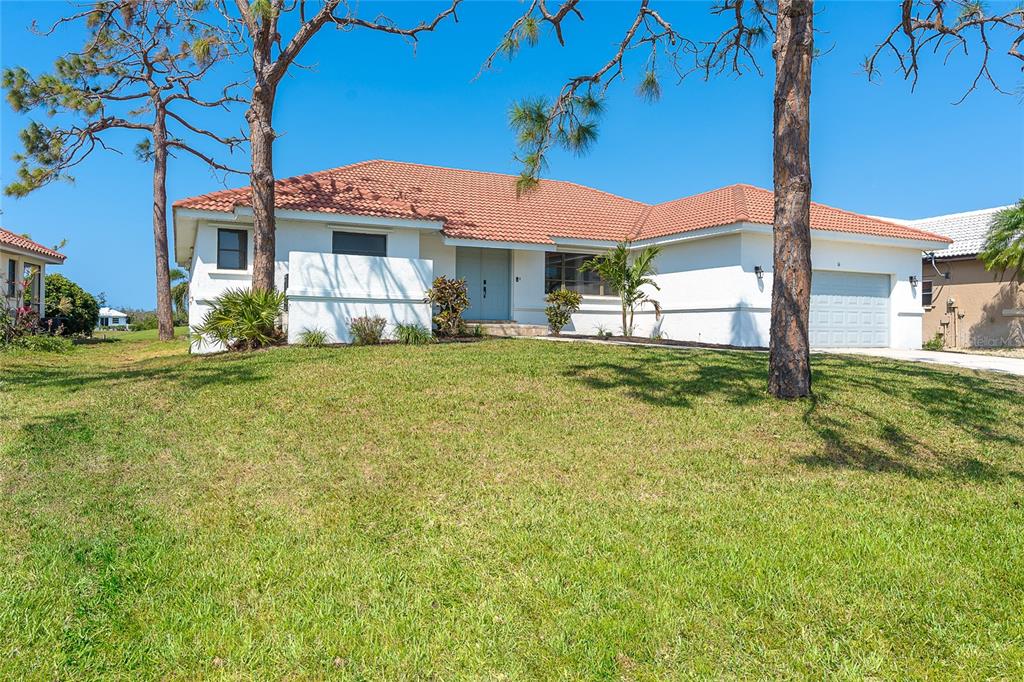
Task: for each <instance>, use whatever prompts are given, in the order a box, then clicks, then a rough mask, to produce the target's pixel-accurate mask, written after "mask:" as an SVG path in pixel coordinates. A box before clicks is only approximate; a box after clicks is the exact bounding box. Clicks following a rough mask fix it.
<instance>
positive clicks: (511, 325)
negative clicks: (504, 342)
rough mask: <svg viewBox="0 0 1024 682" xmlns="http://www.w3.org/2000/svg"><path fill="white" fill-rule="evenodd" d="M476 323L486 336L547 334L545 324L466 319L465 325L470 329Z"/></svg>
mask: <svg viewBox="0 0 1024 682" xmlns="http://www.w3.org/2000/svg"><path fill="white" fill-rule="evenodd" d="M477 325H480V329H481V330H482V331H483V333H484V334H485V335H487V336H546V335H547V334H548V327H547V325H545V324H520V323H518V322H512V321H507V322H495V321H493V320H486V321H483V320H481V321H473V320H466V326H467V327H469V328H470V329H472V328H473V327H475V326H477Z"/></svg>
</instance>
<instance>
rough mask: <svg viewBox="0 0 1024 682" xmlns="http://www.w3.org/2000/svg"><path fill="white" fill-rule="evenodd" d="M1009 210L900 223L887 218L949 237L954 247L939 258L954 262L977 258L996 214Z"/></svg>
mask: <svg viewBox="0 0 1024 682" xmlns="http://www.w3.org/2000/svg"><path fill="white" fill-rule="evenodd" d="M1004 208H1010V207H1009V206H996V207H995V208H983V209H980V210H977V211H967V212H965V213H950V214H949V215H937V216H934V217H931V218H918V219H917V220H900V219H898V218H887V220H891V221H893V222H895V223H901V224H903V225H906V226H907V227H916V228H917V229H919V230H926V231H928V232H933V233H935V234H941V235H942V236H944V237H949V238H950V239H952V240H953V243H952V244H950V245H949V248H948V249H944V250H942V251H939V252H937V253H936V254H935V255H936V256H937V257H939V258H950V257H956V256H974V255H977V254H978V253H979V252H980V251H981V249H982V247H983V246H984V244H985V235H986V234H988V229H989V227H990V226H991V225H992V220H993V218H994V217H995V215H996V213H998V212H999V211H1002V210H1003V209H1004Z"/></svg>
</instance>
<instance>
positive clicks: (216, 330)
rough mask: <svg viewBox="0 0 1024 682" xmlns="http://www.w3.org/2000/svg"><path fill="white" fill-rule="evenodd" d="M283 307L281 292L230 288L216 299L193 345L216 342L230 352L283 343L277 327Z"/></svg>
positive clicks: (194, 328) (195, 330)
mask: <svg viewBox="0 0 1024 682" xmlns="http://www.w3.org/2000/svg"><path fill="white" fill-rule="evenodd" d="M283 308H284V293H282V292H280V291H263V290H257V291H250V290H249V289H229V290H228V291H225V292H224V293H223V294H221V295H220V296H218V297H217V298H215V299H214V300H213V302H212V303H211V306H210V311H209V312H208V313H206V317H204V318H203V322H202V324H199V325H197V326H195V327H193V328H192V333H193V334H194V335H195V337H196V338H195V341H194V342H193V343H196V344H200V345H201V344H203V343H207V342H211V341H212V342H217V343H220V344H222V345H223V346H224V347H225V348H227V349H228V350H253V349H256V348H262V347H264V346H270V345H273V344H276V343H281V342H282V341H283V340H284V334H282V332H281V330H280V328H279V327H278V326H277V320H278V317H279V316H280V315H281V310H282V309H283Z"/></svg>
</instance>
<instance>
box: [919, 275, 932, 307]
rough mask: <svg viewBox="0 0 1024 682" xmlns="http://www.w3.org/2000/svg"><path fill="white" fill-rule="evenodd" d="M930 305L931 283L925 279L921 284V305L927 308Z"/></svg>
mask: <svg viewBox="0 0 1024 682" xmlns="http://www.w3.org/2000/svg"><path fill="white" fill-rule="evenodd" d="M931 304H932V282H931V280H930V279H926V280H924V281H923V282H921V305H922V306H925V307H928V306H930V305H931Z"/></svg>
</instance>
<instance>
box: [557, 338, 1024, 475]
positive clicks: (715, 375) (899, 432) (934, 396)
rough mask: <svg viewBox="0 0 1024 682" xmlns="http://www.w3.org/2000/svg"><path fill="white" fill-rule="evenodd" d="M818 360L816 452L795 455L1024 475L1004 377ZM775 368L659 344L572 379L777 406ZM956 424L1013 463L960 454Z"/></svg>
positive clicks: (883, 467) (660, 400)
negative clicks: (771, 373)
mask: <svg viewBox="0 0 1024 682" xmlns="http://www.w3.org/2000/svg"><path fill="white" fill-rule="evenodd" d="M812 365H813V381H814V384H813V385H814V390H815V397H814V398H812V399H811V400H810V401H808V402H806V403H805V404H806V406H807V407H806V409H805V410H804V411H803V414H802V417H801V419H802V423H803V425H804V427H806V428H807V429H808V430H809V431H810V432H811V434H812V435H813V436H816V441H817V442H815V443H812V446H816V449H817V451H816V452H814V453H813V454H810V455H801V456H798V457H795V458H794V460H793V461H795V462H797V463H799V464H801V465H803V466H806V467H809V468H816V469H820V468H833V469H859V470H863V471H871V472H881V473H897V474H902V475H905V476H908V477H914V478H930V477H936V476H943V477H952V478H955V479H964V480H970V481H985V482H987V481H1000V480H1003V479H1006V478H1011V479H1016V480H1024V471H1022V470H1021V468H1019V466H1017V465H1019V464H1020V463H1021V461H1022V460H1024V386H1017V387H1015V386H1014V384H1013V382H1012V380H1010V379H1007V378H1004V377H999V376H997V377H991V378H982V377H979V376H976V375H972V374H968V373H965V372H961V371H955V370H944V369H936V368H928V367H923V366H918V365H913V364H910V363H895V362H892V361H885V360H876V359H874V358H861V357H853V356H821V355H816V356H814V358H813V360H812ZM767 371H768V356H767V355H766V354H764V353H754V352H742V351H737V352H722V351H676V350H671V351H659V350H653V351H650V352H634V353H631V354H629V355H625V356H623V358H622V359H621V360H619V361H606V362H594V363H578V364H575V365H573V366H571V367H569V368H568V369H566V370H565V372H564V376H566V377H569V378H572V379H574V380H577V381H581V382H583V383H584V384H585V385H587V386H589V387H591V388H594V389H599V390H606V389H623V390H625V392H626V394H627V395H629V396H630V397H631V398H634V399H637V400H642V401H644V402H647V403H649V404H652V405H656V406H658V407H668V408H693V407H694V404H695V402H696V401H698V400H701V401H711V402H720V403H724V404H727V405H733V406H740V407H743V406H758V405H760V406H762V407H763V408H764V409H769V410H772V411H773V412H776V411H777V410H776V408H777V406H778V403H776V402H775V401H774V399H772V398H770V397H769V396H768V394H767V391H766V390H765V385H766V377H767ZM914 412H916V413H917V414H913V413H914ZM778 418H780V419H784V418H786V417H785V413H784V412H781V411H780V412H779V414H778ZM908 423H909V424H910V425H911V430H910V431H908V429H907V428H906V427H907V425H908ZM951 427H952V428H955V429H959V430H963V431H964V432H965V433H966V434H967V435H969V436H970V437H971V438H972V439H973V440H974V441H975V442H976V443H978V444H984V443H989V444H991V443H998V444H1000V445H1001V446H1005V454H1006V455H1008V456H1007V457H1006V461H1007V462H1011V463H1012V465H1011V466H1010V467H1006V466H1003V465H1000V464H996V463H992V462H985V461H982V460H980V459H978V458H977V457H973V456H965V455H964V454H963V453H960V452H956V451H954V449H953V448H955V447H956V446H955V445H953V444H949V443H947V442H945V440H944V439H945V437H944V436H942V435H941V432H942V431H943V430H945V431H946V432H948V430H949V428H951ZM911 431H913V432H915V433H912V432H911ZM929 436H930V437H929Z"/></svg>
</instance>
